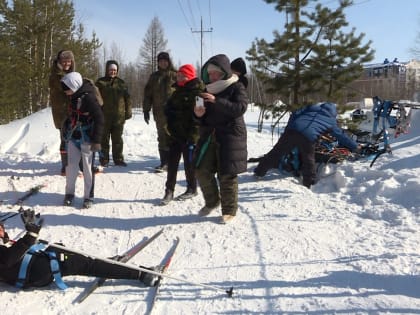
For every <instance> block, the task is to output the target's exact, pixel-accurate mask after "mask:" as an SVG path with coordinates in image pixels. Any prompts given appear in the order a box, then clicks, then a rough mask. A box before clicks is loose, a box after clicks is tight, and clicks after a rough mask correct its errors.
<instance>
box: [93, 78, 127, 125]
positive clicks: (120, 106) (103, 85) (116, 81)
mask: <svg viewBox="0 0 420 315" xmlns="http://www.w3.org/2000/svg"><path fill="white" fill-rule="evenodd" d="M95 85H96V86H97V87H98V89H99V92H100V93H101V96H102V99H103V101H104V104H103V107H102V109H103V112H104V116H105V123H108V122H110V121H113V122H117V123H124V122H125V121H126V120H127V119H130V118H131V116H132V109H131V97H130V94H129V93H128V88H127V85H126V83H125V82H124V80H122V79H121V78H119V77H115V78H111V77H107V76H105V77H102V78H99V79H98V80H97V81H96V83H95Z"/></svg>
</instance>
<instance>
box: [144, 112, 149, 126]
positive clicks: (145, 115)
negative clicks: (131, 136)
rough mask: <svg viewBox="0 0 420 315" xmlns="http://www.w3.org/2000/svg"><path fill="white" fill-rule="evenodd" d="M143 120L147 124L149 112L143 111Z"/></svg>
mask: <svg viewBox="0 0 420 315" xmlns="http://www.w3.org/2000/svg"><path fill="white" fill-rule="evenodd" d="M143 115H144V121H145V122H146V124H149V120H150V113H149V112H144V113H143Z"/></svg>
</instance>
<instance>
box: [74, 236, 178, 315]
mask: <svg viewBox="0 0 420 315" xmlns="http://www.w3.org/2000/svg"><path fill="white" fill-rule="evenodd" d="M162 233H163V229H161V230H160V231H158V232H157V233H155V234H154V235H153V236H151V237H150V238H148V239H146V240H144V241H140V242H139V243H137V244H136V245H134V246H133V247H132V248H130V249H129V250H128V251H126V252H125V253H124V254H123V255H121V256H117V257H115V258H113V259H114V260H115V261H118V262H119V263H126V262H128V261H129V260H130V259H131V258H133V257H134V256H135V255H136V254H137V253H139V252H140V251H141V250H143V249H144V248H145V247H146V246H148V245H149V244H150V243H151V242H153V241H154V240H155V239H156V238H157V237H158V236H159V235H161V234H162ZM178 244H179V238H177V239H176V241H175V245H174V246H173V248H172V250H170V254H169V255H168V257H167V258H166V261H165V264H164V266H163V267H162V269H161V272H162V273H164V272H165V271H166V270H167V269H168V268H169V265H170V263H171V260H172V257H173V256H174V254H175V250H176V248H177V246H178ZM161 280H162V278H161V277H160V278H159V280H158V283H157V285H156V286H155V287H153V290H154V291H153V292H154V293H153V301H152V306H151V307H150V310H149V314H150V313H151V311H152V309H153V307H154V304H155V302H156V300H157V295H158V293H159V288H160V284H161ZM105 281H106V278H96V279H95V280H94V281H93V283H92V284H91V285H90V286H89V287H88V288H86V289H85V290H84V291H83V292H82V293H81V294H80V295H79V296H78V297H77V298H76V299H75V300H74V301H73V303H82V302H83V301H84V300H86V298H88V297H89V295H91V294H92V293H93V292H94V291H95V290H96V289H97V288H99V287H100V286H102V285H103V284H104V283H105Z"/></svg>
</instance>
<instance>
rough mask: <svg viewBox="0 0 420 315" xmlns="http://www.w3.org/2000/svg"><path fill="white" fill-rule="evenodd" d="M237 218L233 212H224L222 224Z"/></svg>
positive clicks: (221, 219)
mask: <svg viewBox="0 0 420 315" xmlns="http://www.w3.org/2000/svg"><path fill="white" fill-rule="evenodd" d="M234 218H235V216H234V215H231V214H224V215H222V217H221V218H220V224H226V223H228V222H230V221H232V220H233V219H234Z"/></svg>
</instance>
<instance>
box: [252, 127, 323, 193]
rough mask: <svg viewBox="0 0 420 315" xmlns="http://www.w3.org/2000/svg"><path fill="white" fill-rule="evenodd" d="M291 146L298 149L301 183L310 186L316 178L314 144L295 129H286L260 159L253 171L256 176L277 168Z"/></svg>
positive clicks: (290, 149)
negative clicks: (300, 164)
mask: <svg viewBox="0 0 420 315" xmlns="http://www.w3.org/2000/svg"><path fill="white" fill-rule="evenodd" d="M293 148H297V149H298V150H299V158H300V161H301V163H302V166H301V173H302V177H303V185H304V186H306V187H310V186H311V185H312V184H314V183H315V180H316V167H315V144H314V143H312V142H311V141H309V140H308V139H307V138H305V137H304V136H303V135H302V134H301V133H299V132H298V131H296V130H286V131H285V132H284V133H283V134H282V136H281V137H280V139H279V140H278V141H277V143H276V144H275V145H274V147H273V148H272V149H271V150H270V152H268V153H267V154H266V155H264V157H263V158H262V159H261V160H260V162H259V163H258V166H257V167H256V168H255V170H254V173H255V174H256V175H258V176H264V175H265V174H266V173H267V171H268V170H269V169H271V168H278V167H279V163H280V159H281V158H282V157H283V156H284V155H286V154H288V153H289V152H290V151H292V149H293Z"/></svg>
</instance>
